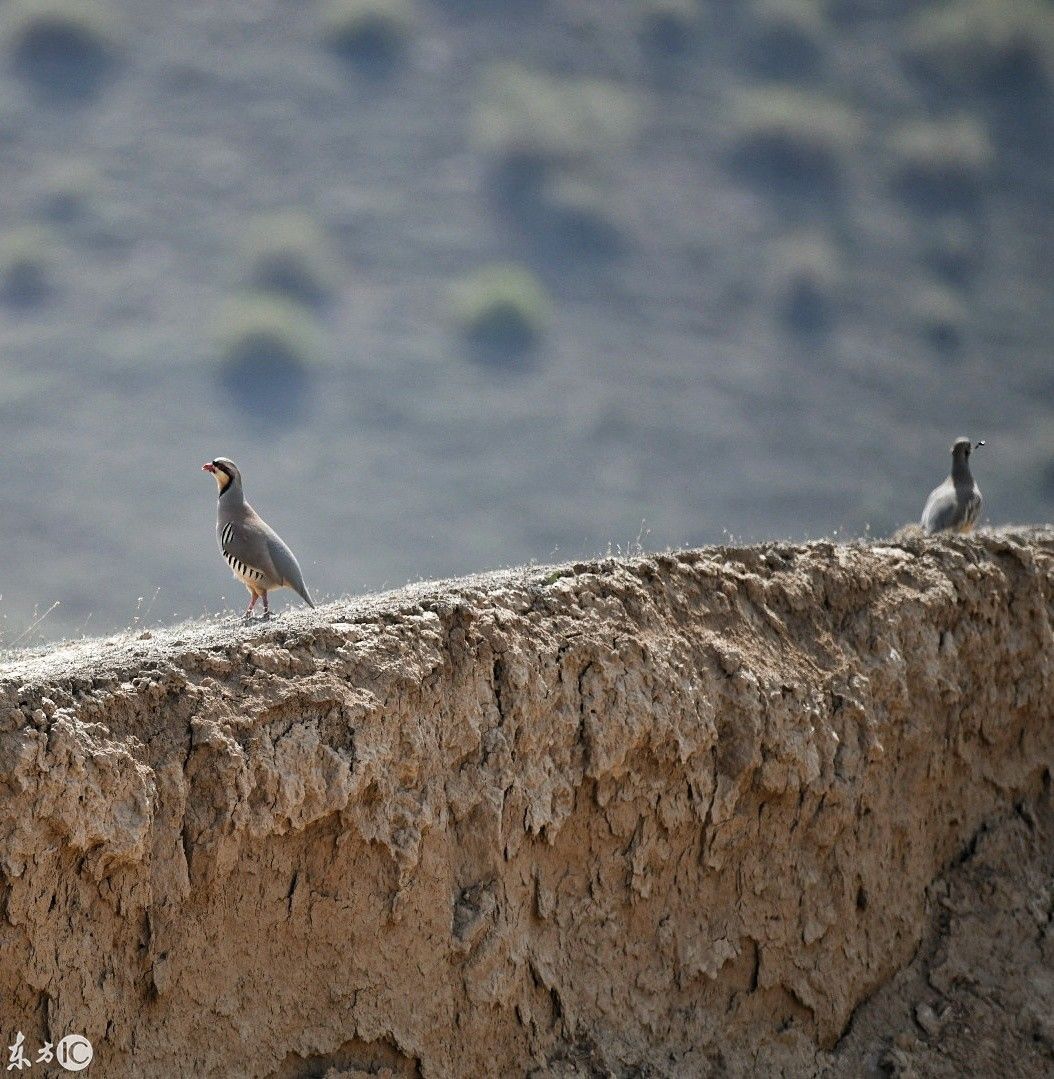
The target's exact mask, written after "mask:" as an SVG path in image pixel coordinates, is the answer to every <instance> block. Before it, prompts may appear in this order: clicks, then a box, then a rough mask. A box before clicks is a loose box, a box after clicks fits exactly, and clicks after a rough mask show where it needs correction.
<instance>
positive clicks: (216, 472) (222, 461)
mask: <svg viewBox="0 0 1054 1079" xmlns="http://www.w3.org/2000/svg"><path fill="white" fill-rule="evenodd" d="M201 469H202V471H203V472H211V473H212V478H213V479H214V480H215V481H216V486H217V487H218V488H219V493H220V494H221V495H222V494H223V492H224V491H226V490H227V488H228V487H230V486H231V484H234V485H235V486H236V487H238V486H241V482H242V474H241V473H240V472H239V471H238V466H237V465H236V464H235V463H234V462H233V461H232V460H231V459H230V458H229V457H215V458H213V460H211V461H206V462H205V463H204V464H203V465H202V466H201Z"/></svg>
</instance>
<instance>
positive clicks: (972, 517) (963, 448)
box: [919, 438, 984, 534]
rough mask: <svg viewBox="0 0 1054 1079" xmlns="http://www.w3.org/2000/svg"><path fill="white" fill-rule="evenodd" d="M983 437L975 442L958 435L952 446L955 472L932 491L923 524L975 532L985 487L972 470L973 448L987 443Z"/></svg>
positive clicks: (925, 527)
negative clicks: (976, 478) (977, 482)
mask: <svg viewBox="0 0 1054 1079" xmlns="http://www.w3.org/2000/svg"><path fill="white" fill-rule="evenodd" d="M983 445H984V440H983V439H982V440H981V441H980V442H978V443H977V444H976V445H974V446H971V444H970V440H969V439H968V438H957V439H956V440H955V445H954V446H952V471H951V475H950V476H949V477H948V478H947V479H946V480H945V481H944V482H943V483H942V484H941V485H940V487H935V488H934V489H933V490H932V491H931V492H930V497H929V498H927V499H926V506H925V508H924V509H923V511H922V520H921V521H920V522H919V524H921V525H922V527H923V530H924V531H926V532H929V533H931V534H932V533H934V532H971V531H973V526H974V525H975V524H977V518H978V517H979V516H980V515H981V502H982V499H981V489H980V487H978V486H977V484H976V483H974V478H973V474H972V473H971V472H970V451H971V449H977V447H978V446H983Z"/></svg>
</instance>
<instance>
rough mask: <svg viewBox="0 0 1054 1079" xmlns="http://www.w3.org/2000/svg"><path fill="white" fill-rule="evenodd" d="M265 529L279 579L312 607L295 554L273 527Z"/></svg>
mask: <svg viewBox="0 0 1054 1079" xmlns="http://www.w3.org/2000/svg"><path fill="white" fill-rule="evenodd" d="M267 531H268V533H269V535H268V536H267V550H268V552H269V554H270V556H271V563H272V564H273V565H274V568H275V570H276V571H277V573H278V578H279V580H281V581H282V583H283V584H286V585H288V586H289V587H290V588H291V589H292V590H293V591H294V592H296V594H297V595H298V596H299V597H300V598H301V599H302V600H303V601H304V602H305V603H306V604H307V605H308V606H309V607H314V606H315V604H314V603H313V602H312V599H311V597H310V596H309V595H308V593H307V585H305V584H304V575H303V573H301V572H300V563H299V562H297V560H296V555H294V554H293V552H292V551H291V550H289V548H288V547H287V546H286V544H285V542H284V541H283V540H282V537H281V536H279V535H278V533H277V532H275V531H274V529H271V528H269V529H268V530H267Z"/></svg>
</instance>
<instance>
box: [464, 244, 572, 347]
mask: <svg viewBox="0 0 1054 1079" xmlns="http://www.w3.org/2000/svg"><path fill="white" fill-rule="evenodd" d="M452 309H453V317H454V321H455V323H456V325H457V327H458V329H459V330H460V332H461V334H462V336H463V337H464V338H465V340H466V341H468V343H469V344H470V345H472V346H473V347H474V348H476V349H477V350H478V351H479V352H480V353H482V354H483V355H484V356H485V357H487V358H492V359H505V358H513V357H516V356H519V355H522V354H523V353H525V352H527V351H529V350H530V349H532V348H534V347H535V346H536V345H537V344H538V342H539V341H540V340H541V338H542V337H543V336H544V334H545V332H546V330H547V329H548V326H549V319H550V309H551V303H550V300H549V296H548V294H547V293H546V291H545V288H544V287H543V286H542V284H541V282H540V281H539V280H538V279H537V278H536V277H535V276H534V274H532V273H531V271H530V270H528V269H526V268H525V267H523V266H517V265H515V264H495V265H491V266H484V267H483V268H482V269H480V270H477V271H476V272H475V273H473V274H470V275H469V276H467V277H465V278H463V279H462V280H461V281H459V282H458V283H457V284H456V285H455V286H454V289H453V295H452Z"/></svg>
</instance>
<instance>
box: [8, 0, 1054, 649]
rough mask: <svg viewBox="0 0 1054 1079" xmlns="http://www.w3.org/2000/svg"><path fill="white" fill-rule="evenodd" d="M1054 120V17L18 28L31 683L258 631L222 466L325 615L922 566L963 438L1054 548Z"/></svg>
mask: <svg viewBox="0 0 1054 1079" xmlns="http://www.w3.org/2000/svg"><path fill="white" fill-rule="evenodd" d="M1052 86H1054V4H1051V3H1050V2H1048V0H945V2H943V3H909V2H907V0H884V2H883V0H754V2H743V3H736V4H731V3H727V2H726V0H699V2H693V0H636V2H631V0H618V2H616V0H458V2H455V0H416V2H411V0H387V2H383V0H335V2H334V3H325V2H320V3H308V2H305V3H291V2H269V0H252V2H229V3H224V4H215V3H204V2H183V3H180V4H165V3H162V2H160V0H140V2H138V3H132V2H131V0H109V2H108V3H106V4H105V5H104V4H102V3H101V2H100V3H96V2H95V0H57V2H52V0H48V2H36V3H23V2H20V0H4V2H3V3H0V95H2V101H3V109H2V110H0V181H2V185H3V192H4V198H3V202H2V204H0V205H2V217H0V417H2V422H3V425H4V430H5V432H6V435H7V438H6V440H5V449H4V460H5V464H6V467H5V468H4V472H3V482H2V483H0V553H2V557H3V562H2V565H3V569H2V571H0V594H2V600H0V635H2V636H0V641H2V643H8V644H10V643H11V642H12V641H13V640H15V639H17V638H18V637H19V636H20V635H21V634H22V632H23V630H24V629H25V627H26V626H27V625H28V624H29V623H30V622H31V621H32V620H33V618H34V613H33V612H34V609H35V608H38V609H39V610H41V611H42V610H44V609H46V608H47V607H48V606H49V605H50V604H51V603H52V602H53V601H55V600H61V603H62V606H61V607H60V608H59V609H58V610H56V611H55V612H54V613H53V614H52V615H50V617H49V618H48V619H47V620H46V622H45V623H43V624H42V626H41V627H40V630H39V631H35V635H39V633H43V634H44V635H45V636H49V637H53V636H58V635H59V634H70V633H78V632H81V631H82V630H85V629H86V630H87V631H89V632H90V631H97V630H105V629H111V628H118V627H122V626H125V625H128V624H129V623H130V622H131V621H132V620H133V618H135V617H136V616H137V614H138V616H139V617H144V616H146V612H147V610H149V616H148V617H149V620H150V621H156V620H157V619H159V618H161V619H169V618H171V617H173V616H175V615H184V616H186V615H194V614H200V613H202V612H203V611H205V610H216V609H218V608H220V607H222V606H223V603H224V597H227V599H228V601H229V602H230V603H231V605H232V606H234V607H235V608H238V609H240V608H241V606H242V604H243V590H242V588H241V586H240V585H238V584H236V583H235V582H233V581H232V580H231V578H230V576H229V574H228V572H227V569H226V567H225V565H224V564H223V562H222V561H221V559H220V558H219V556H218V554H217V552H216V549H215V538H214V534H213V524H214V499H215V491H214V486H213V482H212V480H211V479H210V478H209V477H208V476H205V475H202V474H201V472H200V471H199V467H200V465H201V463H202V461H204V460H206V459H208V458H211V457H213V456H216V455H218V454H221V453H222V454H226V455H228V456H231V457H233V458H234V459H235V460H237V461H238V462H239V464H240V465H241V466H242V468H243V471H244V472H245V475H246V487H247V492H248V495H249V498H250V500H252V501H253V503H254V504H255V505H256V507H257V508H258V509H259V510H260V511H261V512H262V513H263V514H264V515H265V516H266V517H267V518H268V520H269V521H270V522H271V523H272V524H273V525H274V526H275V527H276V528H277V529H278V530H279V531H280V532H281V533H282V534H283V536H284V537H285V538H286V539H287V540H288V541H289V542H290V544H291V546H292V547H293V548H294V550H296V552H297V553H298V555H299V556H300V559H301V563H302V564H303V566H304V570H305V575H306V577H307V580H308V582H309V584H310V586H311V587H312V590H313V591H314V592H315V593H316V598H318V597H319V596H322V597H323V598H324V597H325V596H327V595H334V594H340V593H344V592H354V591H359V590H361V589H364V588H373V587H379V586H381V585H384V584H389V585H397V584H401V583H403V582H405V581H406V580H407V579H413V578H417V577H421V576H433V575H441V574H449V573H457V572H462V571H468V570H476V569H482V568H485V567H488V566H495V565H503V564H512V563H518V562H523V561H527V560H529V559H532V558H533V559H537V560H539V561H545V560H548V559H550V558H551V557H552V556H553V553H554V551H557V552H558V556H559V557H560V558H563V557H568V556H572V555H579V554H589V553H594V552H596V551H598V550H604V549H606V548H607V547H608V545H609V544H610V545H617V546H618V547H620V548H622V549H626V548H627V547H631V546H633V545H634V544H635V543H636V542H637V541H638V539H639V541H640V542H641V543H642V544H643V545H644V546H645V547H664V546H666V545H670V544H673V545H680V544H692V543H702V542H708V541H714V540H719V539H721V538H722V536H723V535H725V533H726V532H729V533H732V534H734V535H735V536H736V537H738V538H743V539H755V538H764V537H771V536H791V537H802V536H814V537H815V536H820V535H825V534H830V533H831V532H832V531H834V530H839V531H840V533H841V534H843V535H844V534H846V533H848V534H855V533H860V532H863V531H864V530H865V529H868V528H869V529H870V530H871V531H872V532H877V533H884V532H887V531H889V530H891V529H893V528H895V527H897V526H898V525H900V524H902V523H904V522H905V521H909V520H914V519H916V518H917V516H918V513H919V510H920V508H921V506H922V502H923V500H924V498H925V495H926V493H927V492H928V491H929V489H930V488H931V487H932V486H934V485H935V484H936V483H937V482H938V481H939V480H940V479H941V478H942V477H943V476H944V475H945V474H946V471H947V465H948V460H949V459H948V454H947V451H948V447H949V446H950V444H951V441H952V439H953V438H954V437H955V436H956V435H958V434H960V433H965V434H969V435H971V436H973V437H976V438H980V437H983V438H985V439H986V440H987V441H988V446H987V447H986V449H985V450H982V451H981V452H980V453H978V455H977V456H976V458H975V471H976V473H977V476H978V480H979V482H980V484H981V486H982V488H983V490H984V492H985V495H986V499H987V516H988V518H989V519H990V520H992V521H993V522H997V523H1003V522H1006V521H1010V520H1019V521H1021V520H1042V519H1049V517H1050V506H1051V502H1052V498H1054V362H1052V359H1051V344H1050V343H1051V335H1052V330H1054V288H1052V284H1054V260H1052V258H1051V252H1052V250H1054V228H1052V223H1054V214H1052V208H1054V171H1052V168H1051V166H1052V159H1054V107H1052ZM642 521H644V522H646V524H645V525H644V526H643V531H642ZM139 597H142V601H141V602H140V599H139ZM28 639H29V638H26V640H28Z"/></svg>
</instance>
